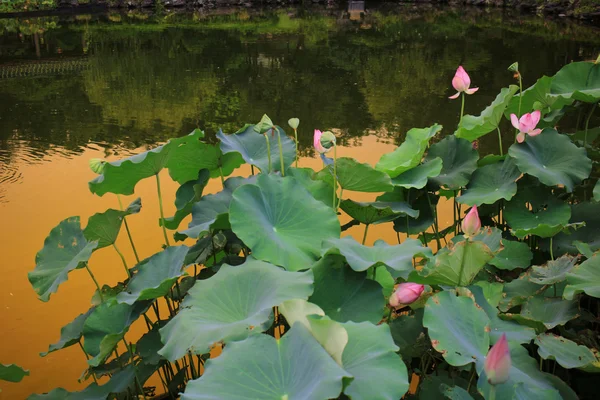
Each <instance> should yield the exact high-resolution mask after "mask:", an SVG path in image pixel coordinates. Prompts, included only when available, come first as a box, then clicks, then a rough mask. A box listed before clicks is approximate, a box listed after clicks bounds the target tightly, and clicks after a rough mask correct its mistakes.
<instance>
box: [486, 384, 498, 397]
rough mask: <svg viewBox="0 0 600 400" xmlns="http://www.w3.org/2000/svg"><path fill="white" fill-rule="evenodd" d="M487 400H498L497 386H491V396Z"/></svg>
mask: <svg viewBox="0 0 600 400" xmlns="http://www.w3.org/2000/svg"><path fill="white" fill-rule="evenodd" d="M487 400H496V385H490V396H489V397H488V399H487Z"/></svg>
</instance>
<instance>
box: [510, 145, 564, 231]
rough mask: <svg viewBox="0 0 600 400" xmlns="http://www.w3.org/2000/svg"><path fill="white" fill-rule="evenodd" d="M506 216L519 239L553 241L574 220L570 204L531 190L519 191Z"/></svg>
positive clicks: (544, 190)
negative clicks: (532, 238)
mask: <svg viewBox="0 0 600 400" xmlns="http://www.w3.org/2000/svg"><path fill="white" fill-rule="evenodd" d="M536 137H537V136H536ZM504 212H505V215H504V217H505V218H506V222H507V223H508V225H509V226H510V229H511V232H512V233H513V234H514V235H515V236H516V237H518V238H520V239H521V238H524V237H525V236H528V235H537V236H540V237H552V236H554V235H556V234H557V233H558V232H560V231H561V230H562V229H563V228H564V226H565V225H567V224H568V223H569V219H570V218H571V209H570V208H569V205H568V204H566V203H563V202H562V201H560V200H558V199H557V198H556V197H554V196H553V195H552V194H551V193H550V191H549V190H546V189H544V188H542V187H532V186H525V187H522V188H520V189H519V193H518V194H517V195H516V196H515V197H514V198H513V199H512V200H511V201H509V202H508V203H507V204H506V207H505V210H504Z"/></svg>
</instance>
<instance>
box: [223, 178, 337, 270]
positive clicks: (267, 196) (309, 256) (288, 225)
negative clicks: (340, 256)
mask: <svg viewBox="0 0 600 400" xmlns="http://www.w3.org/2000/svg"><path fill="white" fill-rule="evenodd" d="M229 220H230V222H231V228H232V230H233V231H234V232H235V234H236V235H237V236H238V237H239V238H240V239H241V240H242V241H243V242H244V243H245V244H246V245H247V246H248V247H249V248H250V249H251V250H252V255H253V256H254V257H255V258H257V259H260V260H264V261H269V262H271V263H273V264H276V265H281V266H283V267H284V268H286V269H288V270H291V271H298V270H301V269H307V268H310V266H311V265H312V264H313V263H314V262H315V261H316V260H317V258H319V256H320V255H321V243H322V241H323V240H325V239H329V238H334V237H335V238H337V237H340V223H339V220H338V218H337V215H336V213H335V211H334V210H333V209H332V208H331V207H327V206H326V205H324V204H323V203H321V202H320V201H318V200H315V198H314V197H312V195H311V194H310V193H309V192H308V191H307V190H306V189H305V188H304V187H303V186H302V185H301V184H299V183H298V182H297V181H296V180H295V179H294V178H291V177H286V178H281V177H278V176H275V175H272V176H269V175H263V174H261V175H260V176H259V177H258V179H257V181H256V184H250V185H244V186H241V187H239V188H238V189H237V190H236V191H235V192H234V193H233V199H232V201H231V206H230V210H229Z"/></svg>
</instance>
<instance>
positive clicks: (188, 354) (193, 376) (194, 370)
mask: <svg viewBox="0 0 600 400" xmlns="http://www.w3.org/2000/svg"><path fill="white" fill-rule="evenodd" d="M187 356H188V360H189V362H190V370H191V372H192V379H197V378H198V376H199V375H198V374H197V373H196V368H194V359H193V358H192V352H191V351H189V350H188V353H187Z"/></svg>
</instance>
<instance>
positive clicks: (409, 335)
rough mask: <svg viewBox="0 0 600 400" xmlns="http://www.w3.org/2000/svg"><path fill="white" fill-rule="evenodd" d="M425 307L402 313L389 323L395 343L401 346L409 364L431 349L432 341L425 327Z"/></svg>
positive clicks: (401, 352) (401, 353)
mask: <svg viewBox="0 0 600 400" xmlns="http://www.w3.org/2000/svg"><path fill="white" fill-rule="evenodd" d="M423 311H424V309H423V308H420V309H417V310H415V313H414V314H412V315H400V316H399V317H398V318H395V319H393V320H392V322H390V323H389V325H390V330H391V332H392V338H393V339H394V343H396V345H397V346H398V347H400V355H401V356H402V358H403V359H404V361H405V362H406V363H407V364H410V362H411V359H412V358H415V357H421V356H422V355H423V354H424V353H425V352H426V351H428V350H429V347H430V346H431V342H430V341H429V338H428V337H427V335H426V334H425V328H423Z"/></svg>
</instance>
